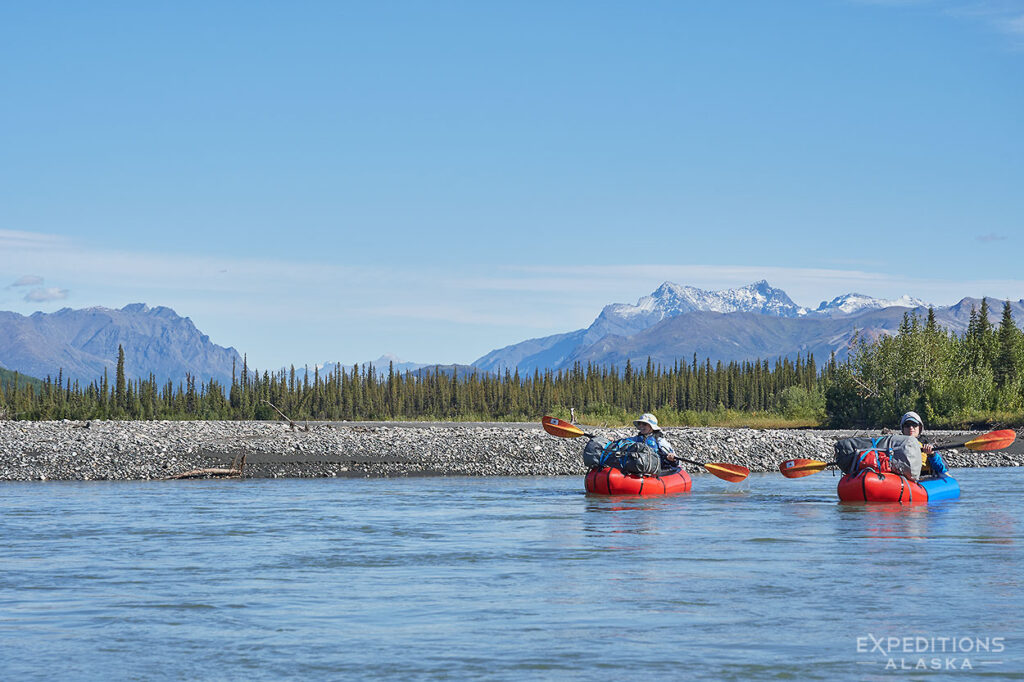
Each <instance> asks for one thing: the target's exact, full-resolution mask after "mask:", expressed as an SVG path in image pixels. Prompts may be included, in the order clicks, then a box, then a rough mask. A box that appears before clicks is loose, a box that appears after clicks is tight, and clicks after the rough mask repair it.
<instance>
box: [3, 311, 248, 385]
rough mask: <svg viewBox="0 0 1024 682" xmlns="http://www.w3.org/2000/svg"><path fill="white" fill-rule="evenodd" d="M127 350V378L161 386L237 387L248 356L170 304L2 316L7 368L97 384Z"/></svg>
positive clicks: (113, 367)
mask: <svg viewBox="0 0 1024 682" xmlns="http://www.w3.org/2000/svg"><path fill="white" fill-rule="evenodd" d="M118 345H121V346H123V348H124V351H125V374H126V375H127V376H129V377H131V378H148V377H149V375H150V374H151V373H152V374H153V375H154V376H155V377H156V379H157V380H158V381H159V382H160V383H163V382H166V381H172V382H175V383H178V382H183V381H184V380H185V377H186V374H191V375H192V376H194V377H196V379H197V381H198V382H205V381H207V380H209V379H215V380H216V381H218V382H220V383H221V384H224V385H228V384H230V383H231V372H232V365H233V364H237V366H238V368H239V369H240V368H241V366H242V358H241V357H240V356H239V354H238V351H236V350H235V349H234V348H224V347H222V346H218V345H216V344H214V343H212V342H211V341H210V338H209V337H208V336H206V335H205V334H203V333H201V332H200V331H199V330H198V329H196V327H195V325H194V324H193V323H192V320H190V319H189V318H187V317H181V316H180V315H178V314H177V313H176V312H174V310H172V309H170V308H166V307H163V306H157V307H155V308H150V307H149V306H147V305H145V304H144V303H133V304H130V305H126V306H125V307H123V308H121V309H112V308H103V307H93V308H84V309H81V310H73V309H71V308H62V309H61V310H58V311H57V312H55V313H41V312H37V313H33V314H32V315H29V316H23V315H19V314H17V313H12V312H0V365H2V366H3V367H5V368H7V369H10V370H17V371H19V372H22V373H24V374H30V375H32V376H37V377H46V376H52V377H53V378H56V377H57V373H58V372H60V371H62V372H63V376H64V378H65V379H71V380H72V381H79V382H82V383H91V382H93V381H96V380H98V379H100V378H102V377H103V372H104V370H106V371H107V373H108V376H109V377H110V379H111V380H113V378H114V370H115V369H116V365H117V348H118Z"/></svg>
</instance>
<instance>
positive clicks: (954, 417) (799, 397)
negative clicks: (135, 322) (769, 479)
mask: <svg viewBox="0 0 1024 682" xmlns="http://www.w3.org/2000/svg"><path fill="white" fill-rule="evenodd" d="M988 315H989V309H988V302H987V300H983V301H982V303H981V310H980V311H974V310H972V312H971V317H970V323H969V325H968V328H967V331H966V332H965V333H964V334H956V333H953V332H950V331H948V330H945V329H943V328H941V327H940V326H938V325H937V324H936V322H935V316H934V311H932V310H929V311H928V315H927V317H926V318H925V319H923V320H922V319H920V318H919V317H918V316H917V315H915V314H912V313H908V314H906V315H905V316H904V319H903V322H902V324H901V326H900V328H899V330H898V332H897V333H896V334H894V335H891V336H881V337H879V338H877V339H868V338H866V337H864V336H860V337H856V338H855V340H854V342H853V344H852V348H851V350H850V353H849V355H848V358H847V360H845V361H843V362H837V361H836V359H835V355H834V354H833V356H832V357H830V358H829V359H828V361H826V362H825V363H824V365H822V366H821V367H819V366H818V364H817V362H816V360H815V358H814V355H813V354H808V355H806V356H801V355H798V356H797V357H796V359H795V360H791V359H789V358H777V359H775V360H774V361H772V362H769V361H768V360H763V359H761V360H750V361H742V362H729V363H723V362H720V361H719V362H716V363H714V364H712V362H711V361H710V360H709V359H706V358H705V359H703V360H699V359H698V358H697V356H696V355H694V356H693V358H692V359H691V361H689V362H686V361H676V362H674V363H673V364H672V365H670V366H664V365H661V364H656V363H653V362H652V361H651V360H650V359H648V360H647V362H646V364H644V365H643V366H640V367H634V366H633V365H632V363H631V362H629V361H627V362H626V365H625V367H624V368H622V369H619V368H610V367H602V366H597V365H594V364H589V363H588V364H587V365H581V364H580V363H577V364H575V365H574V366H573V367H572V368H570V369H566V370H559V371H552V370H545V371H541V370H535V371H534V372H532V373H525V374H520V373H519V372H518V371H517V370H506V371H505V372H503V373H501V374H491V373H486V372H479V371H469V372H457V371H451V372H449V371H447V370H445V371H442V370H441V369H440V368H435V369H433V370H421V371H417V372H411V371H406V372H396V371H394V369H393V367H391V366H389V368H388V371H387V372H386V373H381V372H378V370H377V369H376V368H374V367H373V366H372V365H369V366H365V367H361V366H359V365H353V366H352V367H351V368H346V367H341V366H335V367H334V368H333V369H332V370H331V371H330V372H327V373H325V374H321V373H320V371H319V369H314V370H313V371H312V372H309V371H296V369H295V368H294V367H292V368H290V369H288V370H281V371H278V372H274V373H271V372H267V371H263V372H258V371H253V370H250V369H249V367H248V363H247V361H245V360H243V362H242V366H241V367H240V368H235V371H233V372H232V381H231V384H230V385H227V386H223V385H221V384H220V383H218V382H217V381H214V380H209V381H206V382H200V381H197V379H196V378H195V377H193V376H191V375H188V376H186V378H185V381H183V382H179V383H174V382H170V381H167V382H162V383H161V382H158V381H157V380H156V378H155V377H154V376H153V375H152V374H151V375H150V376H149V377H148V378H145V379H140V378H129V377H127V376H126V373H125V367H124V350H123V349H121V348H119V349H118V359H117V365H116V370H115V375H114V378H113V380H110V378H109V377H108V376H107V373H106V372H105V373H104V375H103V377H101V378H99V379H98V380H96V381H93V382H91V383H89V384H85V385H82V384H81V383H79V382H78V381H72V380H70V379H65V378H64V377H63V373H62V372H61V371H58V373H57V375H56V376H55V377H47V378H46V379H45V380H42V381H35V382H26V381H19V380H18V377H17V375H16V374H15V375H14V378H13V380H11V379H10V378H9V379H8V380H7V381H6V382H4V383H2V384H0V415H2V416H6V417H7V418H15V419H40V420H41V419H79V420H84V419H225V420H243V419H276V418H278V415H279V414H282V413H283V414H285V415H287V416H288V417H289V418H291V419H293V420H330V421H340V420H347V421H359V420H368V421H375V420H403V419H407V420H428V419H436V420H467V421H469V420H473V421H503V420H504V421H534V420H536V419H537V418H538V417H539V416H540V415H542V414H555V415H556V416H568V414H569V408H575V409H576V410H577V412H578V413H580V414H585V415H587V416H588V417H591V418H595V417H597V418H602V417H603V418H606V419H608V420H618V421H619V422H620V423H621V422H624V421H625V420H627V419H628V418H629V415H633V414H635V413H639V412H643V411H655V412H656V413H658V415H659V417H660V418H662V419H663V421H665V422H666V423H669V424H690V425H697V424H707V423H715V422H716V420H715V419H713V418H709V417H708V415H716V414H717V415H721V414H723V413H738V414H741V415H750V414H771V415H779V416H780V418H782V419H783V420H789V421H790V422H793V421H794V420H796V421H799V422H801V423H805V424H811V425H813V424H822V425H824V424H827V425H830V426H834V427H859V426H878V425H885V424H894V423H895V421H896V420H897V419H898V417H899V415H900V414H902V413H903V412H905V411H906V410H908V409H914V410H916V411H917V412H919V413H920V414H921V415H922V417H923V418H924V419H925V422H926V424H929V425H932V426H939V425H957V424H967V423H972V422H982V421H988V422H992V421H1002V422H1003V423H1009V422H1019V421H1021V416H1022V415H1024V334H1022V332H1021V331H1020V329H1018V328H1017V326H1016V324H1015V323H1014V320H1013V315H1012V310H1011V308H1010V304H1009V302H1007V303H1006V304H1005V306H1004V308H1003V317H1002V321H1001V323H1000V324H999V325H998V326H993V325H992V324H991V322H990V321H989V318H988ZM719 421H720V420H719Z"/></svg>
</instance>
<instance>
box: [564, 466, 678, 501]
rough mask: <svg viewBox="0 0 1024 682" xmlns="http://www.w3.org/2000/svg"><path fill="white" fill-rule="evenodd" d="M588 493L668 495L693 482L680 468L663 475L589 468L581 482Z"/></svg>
mask: <svg viewBox="0 0 1024 682" xmlns="http://www.w3.org/2000/svg"><path fill="white" fill-rule="evenodd" d="M583 484H584V487H585V488H586V489H587V492H588V493H595V494H598V495H643V496H650V495H670V494H672V493H685V492H687V491H688V490H689V489H690V486H691V485H692V484H693V481H692V479H691V478H690V474H688V473H686V472H685V471H683V470H682V469H680V470H679V471H677V472H676V473H672V474H665V475H664V476H635V475H627V474H624V473H622V471H620V470H619V469H616V468H614V467H602V468H600V469H591V470H590V471H589V472H588V473H587V477H586V479H585V480H584V482H583Z"/></svg>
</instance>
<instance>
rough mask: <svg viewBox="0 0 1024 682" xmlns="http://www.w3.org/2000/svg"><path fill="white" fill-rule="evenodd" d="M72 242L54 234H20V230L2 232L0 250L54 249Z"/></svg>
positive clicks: (0, 231)
mask: <svg viewBox="0 0 1024 682" xmlns="http://www.w3.org/2000/svg"><path fill="white" fill-rule="evenodd" d="M69 243H70V240H68V239H67V238H66V237H61V236H59V235H54V234H44V233H42V232H20V231H18V230H0V249H4V250H6V249H52V248H54V247H55V246H59V245H66V244H69Z"/></svg>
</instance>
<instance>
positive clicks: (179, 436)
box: [0, 421, 1024, 481]
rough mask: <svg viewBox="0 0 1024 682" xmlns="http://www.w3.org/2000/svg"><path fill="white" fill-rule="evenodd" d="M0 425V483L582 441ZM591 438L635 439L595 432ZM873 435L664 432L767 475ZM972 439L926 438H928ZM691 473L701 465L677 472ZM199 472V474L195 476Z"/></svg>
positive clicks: (409, 429) (356, 463) (411, 463)
mask: <svg viewBox="0 0 1024 682" xmlns="http://www.w3.org/2000/svg"><path fill="white" fill-rule="evenodd" d="M308 429H309V430H308V431H307V430H302V429H298V430H296V429H292V428H290V427H289V425H288V424H287V423H286V422H234V421H184V422H183V421H151V422H142V421H91V422H75V421H50V422H30V421H0V481H109V480H159V479H165V478H170V477H174V476H179V475H182V474H185V473H187V472H191V471H195V470H201V469H218V468H220V469H222V468H227V467H230V466H231V464H232V462H233V461H235V460H237V459H240V457H241V455H243V454H244V455H245V468H244V476H245V477H251V478H322V477H336V476H352V477H381V476H561V475H581V476H582V475H583V474H584V473H586V469H585V468H584V466H583V460H582V458H581V453H582V450H583V445H584V439H582V438H580V439H577V440H568V439H561V438H556V437H554V436H551V435H548V434H547V433H545V432H544V431H543V430H542V429H541V427H540V425H539V424H507V423H499V424H491V423H487V424H483V423H423V422H331V423H326V422H319V423H311V424H309V425H308ZM595 431H596V432H597V434H598V435H599V436H601V437H602V438H606V439H609V440H610V439H613V438H621V437H625V436H630V435H633V434H634V433H635V431H634V430H633V429H631V428H623V429H617V430H615V429H595ZM877 433H878V432H877V431H873V432H865V431H858V432H854V431H818V430H813V431H812V430H767V429H766V430H761V429H724V428H667V429H665V435H666V436H667V437H668V439H669V440H670V441H671V442H672V443H673V445H674V446H675V447H676V450H677V451H678V452H679V453H680V455H682V456H683V457H688V458H690V459H694V460H698V461H704V462H716V461H717V462H730V463H733V464H743V465H745V466H748V467H750V469H751V470H752V471H776V470H777V468H778V464H779V462H780V461H782V460H785V459H790V458H793V457H808V458H812V459H822V460H826V461H828V460H830V459H831V454H832V444H833V443H834V442H835V441H836V440H837V439H838V438H843V437H846V436H850V435H874V434H877ZM977 433H980V432H965V431H942V432H939V431H930V432H928V433H927V434H926V435H927V436H929V437H930V438H931V439H932V441H933V442H954V441H958V440H959V441H964V440H968V439H969V438H970V437H971V436H973V435H976V434H977ZM944 456H945V459H946V461H947V463H948V464H949V465H950V466H952V467H967V466H1022V465H1024V446H1021V444H1019V443H1014V447H1012V448H1010V449H1008V450H1004V451H1000V452H970V451H967V450H962V449H961V450H959V451H956V450H953V451H949V452H947V453H945V455H944ZM687 468H688V470H689V471H691V472H692V473H703V469H702V468H701V467H696V466H690V465H688V467H687ZM199 476H202V474H199Z"/></svg>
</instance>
